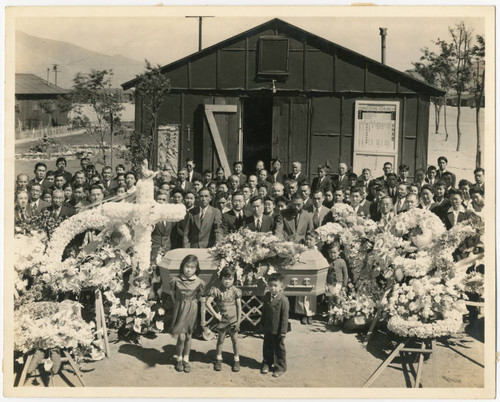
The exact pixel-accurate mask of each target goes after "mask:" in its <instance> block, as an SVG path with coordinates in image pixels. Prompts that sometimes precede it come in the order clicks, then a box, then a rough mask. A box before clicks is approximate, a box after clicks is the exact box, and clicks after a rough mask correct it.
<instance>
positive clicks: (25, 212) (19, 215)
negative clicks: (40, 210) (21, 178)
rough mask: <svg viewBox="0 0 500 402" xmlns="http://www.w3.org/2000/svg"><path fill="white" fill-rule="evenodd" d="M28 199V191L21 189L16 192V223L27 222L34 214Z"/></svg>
mask: <svg viewBox="0 0 500 402" xmlns="http://www.w3.org/2000/svg"><path fill="white" fill-rule="evenodd" d="M28 200H29V196H28V192H27V191H24V190H23V191H19V192H18V193H17V194H16V206H15V207H14V222H15V223H16V224H19V223H22V222H25V221H26V220H28V219H29V218H31V217H32V216H33V212H32V211H31V208H30V206H29V204H28Z"/></svg>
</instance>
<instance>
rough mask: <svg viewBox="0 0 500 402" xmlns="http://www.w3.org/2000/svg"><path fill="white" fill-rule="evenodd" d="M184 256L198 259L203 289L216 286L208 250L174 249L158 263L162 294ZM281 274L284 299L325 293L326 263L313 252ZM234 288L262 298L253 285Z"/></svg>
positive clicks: (215, 270)
mask: <svg viewBox="0 0 500 402" xmlns="http://www.w3.org/2000/svg"><path fill="white" fill-rule="evenodd" d="M188 254H194V255H195V256H197V257H198V260H199V262H200V269H201V273H200V275H199V277H200V279H202V280H203V281H204V282H205V283H206V284H207V288H209V287H210V286H212V285H213V284H214V283H216V281H217V279H218V278H217V265H216V264H215V262H214V260H213V259H212V257H211V256H210V254H209V253H208V249H202V248H178V249H175V250H170V251H168V252H167V253H166V254H165V255H164V257H163V259H162V260H161V261H160V262H159V263H158V268H159V270H160V275H161V278H162V286H163V288H162V289H163V291H164V292H167V293H170V287H169V283H170V279H171V278H172V277H174V276H177V275H179V268H180V265H181V262H182V260H183V259H184V257H186V255H188ZM281 273H282V274H283V276H284V283H283V287H284V288H285V294H286V295H287V296H305V295H315V296H317V295H321V294H323V293H325V288H326V276H327V274H328V262H327V261H326V259H325V257H323V255H322V254H321V253H320V252H319V251H317V250H307V251H304V252H303V253H302V254H301V256H300V261H299V262H297V263H296V264H295V265H293V266H292V267H290V268H289V269H287V270H283V271H281ZM238 287H239V288H240V289H241V290H243V291H244V292H245V293H247V294H248V293H251V294H253V295H256V296H261V295H263V294H264V291H265V290H264V289H261V288H258V287H257V286H238Z"/></svg>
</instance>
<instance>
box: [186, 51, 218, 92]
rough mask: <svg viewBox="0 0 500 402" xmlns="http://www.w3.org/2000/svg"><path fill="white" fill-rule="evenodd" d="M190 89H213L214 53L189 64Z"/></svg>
mask: <svg viewBox="0 0 500 402" xmlns="http://www.w3.org/2000/svg"><path fill="white" fill-rule="evenodd" d="M190 84H191V88H200V89H207V88H215V84H216V52H213V53H210V54H208V55H206V56H205V57H202V58H199V59H197V60H194V61H192V62H191V73H190Z"/></svg>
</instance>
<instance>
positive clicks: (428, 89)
mask: <svg viewBox="0 0 500 402" xmlns="http://www.w3.org/2000/svg"><path fill="white" fill-rule="evenodd" d="M278 28H279V30H282V31H286V32H287V33H288V34H291V35H293V36H295V37H297V38H310V39H313V40H314V41H316V42H320V43H322V44H323V45H324V47H326V48H329V49H332V48H333V49H335V50H337V51H340V52H343V53H345V54H348V55H349V56H352V57H353V58H355V59H358V60H362V61H363V62H365V63H367V65H372V66H374V67H377V68H382V69H385V70H387V71H388V72H390V73H391V74H394V76H395V77H397V78H399V79H401V80H404V81H406V82H412V83H414V84H416V86H418V87H419V89H420V92H424V93H426V94H428V95H431V96H444V95H445V93H446V92H445V91H443V90H442V89H441V88H438V87H435V86H433V85H429V84H427V83H426V82H425V81H423V80H420V79H416V78H415V77H413V76H412V75H410V74H407V73H404V72H402V71H399V70H397V69H395V68H392V67H389V66H388V65H386V64H382V63H380V62H378V61H376V60H374V59H371V58H369V57H366V56H364V55H362V54H360V53H357V52H355V51H353V50H350V49H348V48H346V47H343V46H341V45H338V44H336V43H334V42H331V41H329V40H327V39H325V38H322V37H320V36H318V35H315V34H313V33H311V32H308V31H306V30H304V29H302V28H299V27H297V26H295V25H293V24H290V23H288V22H285V21H283V20H281V19H279V18H274V19H272V20H269V21H267V22H265V23H263V24H261V25H258V26H256V27H254V28H251V29H249V30H247V31H244V32H242V33H239V34H237V35H235V36H232V37H230V38H228V39H225V40H223V41H221V42H218V43H216V44H214V45H212V46H209V47H207V48H205V49H202V50H200V51H198V52H195V53H192V54H190V55H188V56H186V57H183V58H181V59H179V60H176V61H174V62H172V63H170V64H167V65H165V66H163V67H161V71H162V73H166V72H168V71H171V70H173V69H175V68H176V67H179V66H181V65H183V64H185V63H187V62H189V61H192V60H194V59H199V58H201V57H203V56H206V55H209V54H210V53H212V52H213V51H215V50H217V49H219V48H222V47H225V46H228V45H230V44H232V43H234V42H238V41H240V40H242V39H244V38H245V37H248V36H250V35H255V34H258V33H259V32H262V31H266V30H269V29H275V30H278ZM139 79H140V78H139V77H136V78H134V79H132V80H130V81H127V82H125V83H123V84H121V86H122V87H123V89H125V90H127V89H130V88H133V87H134V86H135V85H136V83H137V82H138V80H139Z"/></svg>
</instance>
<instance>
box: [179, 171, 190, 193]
mask: <svg viewBox="0 0 500 402" xmlns="http://www.w3.org/2000/svg"><path fill="white" fill-rule="evenodd" d="M187 176H188V171H187V169H186V168H182V169H180V170H179V172H178V173H177V184H176V187H178V188H180V189H182V191H188V190H190V191H192V190H194V185H193V183H191V182H190V181H187Z"/></svg>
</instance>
